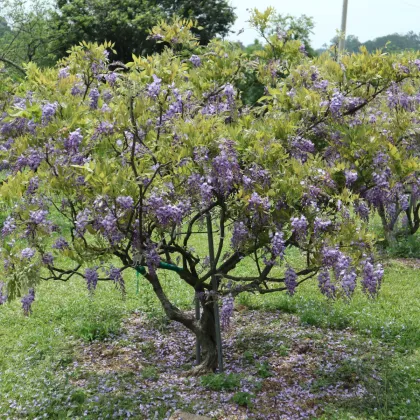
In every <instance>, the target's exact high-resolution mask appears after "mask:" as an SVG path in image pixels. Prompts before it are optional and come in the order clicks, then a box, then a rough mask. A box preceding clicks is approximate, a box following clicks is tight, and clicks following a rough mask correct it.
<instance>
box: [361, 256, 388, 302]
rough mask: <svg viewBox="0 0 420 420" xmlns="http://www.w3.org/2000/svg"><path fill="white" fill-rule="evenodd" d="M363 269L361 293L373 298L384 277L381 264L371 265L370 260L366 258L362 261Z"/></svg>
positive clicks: (371, 261)
mask: <svg viewBox="0 0 420 420" xmlns="http://www.w3.org/2000/svg"><path fill="white" fill-rule="evenodd" d="M362 267H363V278H362V287H363V291H364V292H365V293H367V294H368V295H370V296H371V297H375V296H376V295H377V294H378V292H379V289H380V287H381V283H382V279H383V276H384V270H383V267H382V265H381V264H379V263H378V264H376V266H375V265H374V264H373V260H372V258H369V257H368V258H366V259H365V260H363V261H362Z"/></svg>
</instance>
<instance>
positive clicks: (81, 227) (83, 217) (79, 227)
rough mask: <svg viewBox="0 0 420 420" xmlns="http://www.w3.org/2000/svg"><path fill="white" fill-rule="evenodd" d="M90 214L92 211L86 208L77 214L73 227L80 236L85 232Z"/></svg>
mask: <svg viewBox="0 0 420 420" xmlns="http://www.w3.org/2000/svg"><path fill="white" fill-rule="evenodd" d="M91 214H92V212H91V211H90V210H89V209H87V208H86V209H84V210H83V211H81V212H79V213H78V214H77V216H76V222H75V227H76V232H77V234H78V235H80V236H82V235H83V234H84V233H85V231H86V226H87V225H88V224H89V220H90V217H91Z"/></svg>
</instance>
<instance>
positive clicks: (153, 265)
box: [144, 241, 160, 275]
mask: <svg viewBox="0 0 420 420" xmlns="http://www.w3.org/2000/svg"><path fill="white" fill-rule="evenodd" d="M144 256H145V257H146V264H147V268H148V269H149V273H150V274H151V275H155V274H156V269H157V268H158V267H159V263H160V256H159V252H158V249H157V246H156V244H155V243H154V242H151V241H148V242H147V243H146V250H145V253H144Z"/></svg>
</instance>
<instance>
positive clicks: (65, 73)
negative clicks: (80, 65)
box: [58, 66, 70, 79]
mask: <svg viewBox="0 0 420 420" xmlns="http://www.w3.org/2000/svg"><path fill="white" fill-rule="evenodd" d="M69 76H70V72H69V67H68V66H66V67H63V68H61V69H60V70H58V78H59V79H66V78H67V77H69Z"/></svg>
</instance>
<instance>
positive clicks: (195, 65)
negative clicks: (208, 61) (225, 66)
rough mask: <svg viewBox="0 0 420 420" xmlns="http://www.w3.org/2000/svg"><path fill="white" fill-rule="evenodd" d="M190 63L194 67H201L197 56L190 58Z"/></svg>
mask: <svg viewBox="0 0 420 420" xmlns="http://www.w3.org/2000/svg"><path fill="white" fill-rule="evenodd" d="M190 61H191V63H192V64H193V66H194V67H200V66H201V59H200V57H199V56H198V55H195V54H194V55H192V56H191V58H190Z"/></svg>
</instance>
